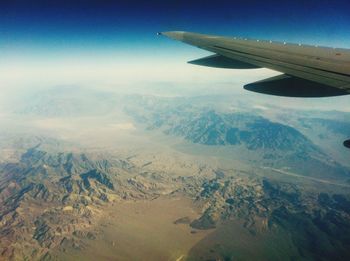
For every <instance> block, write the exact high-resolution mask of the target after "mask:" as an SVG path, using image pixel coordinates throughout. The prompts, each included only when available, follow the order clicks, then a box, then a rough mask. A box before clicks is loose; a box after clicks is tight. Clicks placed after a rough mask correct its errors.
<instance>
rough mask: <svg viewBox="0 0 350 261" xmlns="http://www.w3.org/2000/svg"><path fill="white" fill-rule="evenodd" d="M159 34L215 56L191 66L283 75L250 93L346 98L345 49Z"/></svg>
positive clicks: (349, 83)
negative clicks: (262, 71) (257, 70)
mask: <svg viewBox="0 0 350 261" xmlns="http://www.w3.org/2000/svg"><path fill="white" fill-rule="evenodd" d="M159 34H161V35H165V36H168V37H170V38H173V39H175V40H179V41H182V42H184V43H187V44H190V45H194V46H197V47H199V48H201V49H204V50H207V51H210V52H213V53H215V54H214V55H211V56H208V57H204V58H201V59H198V60H194V61H190V62H189V63H191V64H197V65H202V66H210V67H218V68H231V69H255V68H269V69H272V70H275V71H279V72H282V73H284V74H282V75H279V76H277V77H272V78H269V79H265V80H262V81H258V82H254V83H250V84H247V85H245V86H244V88H245V89H247V90H250V91H254V92H259V93H265V94H271V95H278V96H287V97H327V96H338V95H345V94H350V50H348V49H339V48H327V47H318V46H310V45H301V44H288V43H278V42H272V41H259V40H248V39H242V38H236V37H235V38H228V37H220V36H212V35H204V34H197V33H189V32H179V31H173V32H163V33H159Z"/></svg>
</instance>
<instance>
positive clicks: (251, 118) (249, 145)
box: [128, 98, 350, 180]
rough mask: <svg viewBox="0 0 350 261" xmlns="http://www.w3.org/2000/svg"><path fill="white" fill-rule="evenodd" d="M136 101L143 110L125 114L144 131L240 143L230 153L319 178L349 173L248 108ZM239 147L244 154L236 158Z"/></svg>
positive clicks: (287, 129) (191, 139)
mask: <svg viewBox="0 0 350 261" xmlns="http://www.w3.org/2000/svg"><path fill="white" fill-rule="evenodd" d="M139 102H140V104H139V106H142V111H140V110H137V109H134V110H129V111H128V113H129V114H130V115H131V116H133V117H134V119H135V121H136V122H137V123H142V124H144V125H145V128H146V129H147V130H160V131H162V132H163V133H164V134H166V135H171V136H178V137H183V138H184V139H185V140H187V141H188V142H191V143H194V144H202V145H205V146H221V147H223V146H225V147H232V148H239V150H238V152H237V150H236V151H235V152H232V153H235V155H233V156H235V157H236V158H237V157H238V158H239V159H240V160H241V161H248V162H249V161H250V164H258V165H260V166H269V167H275V168H284V169H288V170H289V171H292V172H295V173H299V174H302V175H306V176H311V177H318V178H326V179H341V180H346V179H349V177H350V171H349V170H348V169H347V168H346V167H344V166H342V165H341V164H339V163H337V162H336V161H334V160H333V159H332V157H331V156H329V155H328V154H327V151H325V150H323V149H321V148H320V147H318V146H316V145H315V144H314V143H313V142H312V141H311V140H310V139H309V138H307V137H306V136H305V135H304V134H303V133H301V132H300V131H299V130H297V129H296V128H295V127H291V126H288V125H286V124H281V123H279V122H273V121H271V120H269V119H267V118H264V117H262V116H259V115H255V114H252V113H248V112H232V113H227V112H219V111H216V110H212V109H208V108H205V107H204V108H203V107H196V106H194V105H192V104H187V103H186V102H184V101H179V104H173V103H171V102H170V103H166V102H165V101H164V100H160V102H159V103H157V101H156V100H155V99H152V98H150V100H149V101H148V100H147V98H144V99H142V100H141V101H139ZM203 149H205V148H203ZM239 151H242V155H249V157H248V158H247V157H244V156H241V157H240V153H239ZM243 151H246V152H247V153H248V154H247V153H243ZM228 153H229V152H228Z"/></svg>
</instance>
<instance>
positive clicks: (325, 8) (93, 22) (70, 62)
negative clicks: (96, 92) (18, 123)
mask: <svg viewBox="0 0 350 261" xmlns="http://www.w3.org/2000/svg"><path fill="white" fill-rule="evenodd" d="M349 10H350V3H348V2H347V1H325V0H318V1H315V0H308V1H300V0H294V1H282V0H279V1H271V0H269V1H262V0H260V1H256V0H245V1H233V0H232V1H220V0H216V1H213V0H211V1H207V0H202V1H188V0H187V1H183V0H177V1H173V0H162V1H153V0H149V1H130V0H129V1H121V0H118V1H110V0H100V1H90V0H76V1H66V0H60V1H55V0H51V1H35V0H31V1H28V0H2V1H0V54H1V59H0V72H1V73H0V85H1V86H2V90H4V88H8V89H9V90H11V89H12V88H14V87H18V86H21V88H22V87H25V88H32V87H33V86H39V85H43V86H50V85H64V84H76V83H78V84H92V83H94V84H96V85H97V86H100V85H101V84H102V83H105V84H109V85H111V84H121V83H123V84H124V83H129V82H132V81H133V82H136V83H138V84H139V83H144V82H157V81H158V82H173V81H176V82H187V84H188V83H192V85H193V83H195V84H201V83H204V84H212V85H213V86H214V85H215V84H216V83H219V82H220V83H222V82H228V83H229V84H231V85H232V84H235V86H236V85H237V88H241V87H242V85H243V84H245V83H248V82H253V81H255V80H260V79H263V78H266V77H270V76H273V75H275V74H276V73H275V72H272V71H268V70H264V69H262V70H254V72H251V71H247V70H244V71H237V70H221V69H212V68H206V67H200V66H193V65H188V64H186V61H188V60H192V59H196V58H199V57H201V56H205V55H207V53H206V52H205V51H201V50H200V49H198V48H194V47H191V46H188V45H185V44H182V43H179V42H176V41H172V40H170V39H168V38H166V37H160V36H157V35H156V33H157V32H159V31H168V30H185V31H194V32H201V33H208V34H218V35H228V36H242V37H249V38H258V39H271V40H278V41H288V42H296V43H309V44H318V45H327V46H334V47H350V30H349V28H350V12H349ZM188 85H189V86H191V84H188ZM347 101H348V99H347Z"/></svg>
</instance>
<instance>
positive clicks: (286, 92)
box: [244, 74, 349, 98]
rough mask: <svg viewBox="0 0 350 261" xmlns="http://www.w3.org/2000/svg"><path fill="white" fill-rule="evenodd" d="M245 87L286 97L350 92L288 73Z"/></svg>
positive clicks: (321, 95)
mask: <svg viewBox="0 0 350 261" xmlns="http://www.w3.org/2000/svg"><path fill="white" fill-rule="evenodd" d="M244 89H246V90H248V91H252V92H257V93H263V94H269V95H276V96H285V97H300V98H301V97H304V98H306V97H309V98H312V97H329V96H340V95H346V94H349V93H348V92H346V91H345V90H342V89H338V88H334V87H331V86H329V85H324V84H320V83H316V82H312V81H308V80H304V79H301V78H297V77H293V76H289V75H286V74H282V75H278V76H275V77H272V78H268V79H265V80H261V81H258V82H254V83H250V84H247V85H245V86H244Z"/></svg>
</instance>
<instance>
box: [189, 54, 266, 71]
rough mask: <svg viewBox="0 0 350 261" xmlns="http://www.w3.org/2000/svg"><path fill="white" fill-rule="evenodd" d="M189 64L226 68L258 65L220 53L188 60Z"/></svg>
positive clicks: (250, 67) (254, 67)
mask: <svg viewBox="0 0 350 261" xmlns="http://www.w3.org/2000/svg"><path fill="white" fill-rule="evenodd" d="M188 63H190V64H195V65H201V66H208V67H215V68H226V69H257V68H261V67H259V66H256V65H253V64H251V63H246V62H243V61H239V60H234V59H231V58H228V57H225V56H222V55H218V54H214V55H210V56H207V57H204V58H200V59H197V60H193V61H189V62H188Z"/></svg>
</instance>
